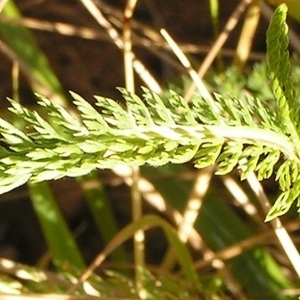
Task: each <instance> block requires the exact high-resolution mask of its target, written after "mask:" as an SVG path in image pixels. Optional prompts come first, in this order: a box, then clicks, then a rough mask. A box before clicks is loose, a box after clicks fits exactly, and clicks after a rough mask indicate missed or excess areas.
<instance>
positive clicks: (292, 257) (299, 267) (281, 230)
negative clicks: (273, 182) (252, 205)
mask: <svg viewBox="0 0 300 300" xmlns="http://www.w3.org/2000/svg"><path fill="white" fill-rule="evenodd" d="M247 181H248V183H249V185H250V187H251V189H252V190H253V192H254V193H255V195H256V197H257V198H258V200H259V202H260V205H261V207H262V209H263V210H264V212H265V213H267V212H268V211H269V209H270V208H271V205H270V201H269V199H268V197H267V195H266V194H265V192H264V189H263V187H262V185H261V183H260V182H259V181H258V179H257V177H256V176H255V174H254V173H251V174H250V175H249V176H248V178H247ZM270 224H271V226H272V228H273V230H274V233H275V235H276V237H277V239H278V241H279V243H280V245H281V247H282V249H283V250H284V252H285V254H286V255H287V257H288V259H289V261H290V263H291V265H292V266H293V268H294V270H295V271H296V273H297V275H298V277H299V278H300V255H299V252H298V250H297V248H296V246H295V244H294V243H293V241H292V239H291V237H290V235H289V234H288V232H287V230H286V228H285V227H284V226H283V225H282V223H281V221H280V219H279V218H276V219H274V220H272V221H270Z"/></svg>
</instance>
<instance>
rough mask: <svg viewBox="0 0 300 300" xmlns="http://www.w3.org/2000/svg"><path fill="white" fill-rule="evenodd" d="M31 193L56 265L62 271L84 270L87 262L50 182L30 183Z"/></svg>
mask: <svg viewBox="0 0 300 300" xmlns="http://www.w3.org/2000/svg"><path fill="white" fill-rule="evenodd" d="M29 193H30V197H31V200H32V203H33V206H34V209H35V211H36V212H37V216H38V218H39V221H40V223H41V226H42V229H43V232H44V234H45V239H46V241H47V243H48V245H49V248H50V251H51V254H52V257H53V262H54V264H55V266H56V267H57V268H58V269H59V270H61V271H81V270H83V269H84V267H85V263H84V261H83V259H82V257H81V254H80V252H79V249H78V248H77V246H76V244H75V240H74V238H73V236H72V234H71V233H70V231H69V229H68V227H67V225H66V222H65V220H64V218H63V216H62V215H61V212H60V210H59V208H58V206H57V203H56V202H55V198H54V196H53V194H52V192H51V190H50V188H49V186H48V184H47V183H44V182H42V183H38V184H29Z"/></svg>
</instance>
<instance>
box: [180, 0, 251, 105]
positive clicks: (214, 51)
mask: <svg viewBox="0 0 300 300" xmlns="http://www.w3.org/2000/svg"><path fill="white" fill-rule="evenodd" d="M251 1H252V0H243V1H241V2H240V4H239V5H238V6H237V8H236V9H235V10H234V11H233V13H232V14H231V16H230V18H229V20H228V21H227V23H226V25H225V27H224V29H223V31H222V32H221V34H220V35H219V37H218V38H217V40H216V41H215V43H214V44H213V45H212V47H211V50H210V51H209V53H208V54H207V55H206V57H205V59H204V61H203V63H202V64H201V66H200V68H199V70H198V76H199V77H200V78H202V77H203V76H204V74H205V73H206V71H207V70H208V68H209V67H210V65H211V64H212V62H213V61H214V59H215V58H216V56H217V55H218V53H219V51H220V49H221V48H222V47H223V45H224V44H225V42H226V40H227V38H228V37H229V34H230V33H231V31H232V30H233V29H234V28H235V26H236V25H237V23H238V21H239V19H240V17H241V15H242V13H243V12H244V11H245V9H246V7H247V6H248V5H249V4H250V3H251ZM195 88H196V84H195V82H192V84H191V85H190V87H189V89H188V90H187V92H186V94H185V96H184V98H185V100H189V99H191V97H192V95H193V93H194V91H195Z"/></svg>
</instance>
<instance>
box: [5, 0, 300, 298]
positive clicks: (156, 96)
mask: <svg viewBox="0 0 300 300" xmlns="http://www.w3.org/2000/svg"><path fill="white" fill-rule="evenodd" d="M129 2H130V1H129ZM217 7H218V5H217V3H216V2H214V1H211V8H212V15H213V17H214V19H213V20H214V24H215V31H216V32H217V30H218V29H217V27H218V26H217V24H218V22H217V19H215V18H216V17H217ZM2 13H3V14H6V15H7V16H16V17H19V13H18V11H17V8H16V7H15V6H14V5H13V2H12V1H8V3H7V4H6V8H5V9H4V10H3V12H2ZM286 18H287V6H286V5H284V4H283V5H280V6H278V8H277V9H276V10H275V12H274V15H273V17H272V19H271V21H270V25H269V29H268V32H267V62H261V63H256V64H255V65H254V66H253V67H252V68H251V70H249V71H247V72H245V74H243V72H242V71H241V70H240V69H239V68H237V67H236V66H233V67H228V68H227V69H226V70H225V71H224V72H221V73H220V72H219V73H216V72H215V71H213V70H212V69H211V70H209V72H208V76H207V84H208V86H209V89H208V90H205V87H204V85H203V86H202V85H201V84H202V81H200V83H201V84H200V89H199V90H198V91H197V92H195V93H194V94H193V96H192V98H191V100H190V101H189V102H188V101H186V99H185V97H184V96H185V95H184V88H183V89H181V88H180V87H179V85H177V86H175V88H174V89H173V90H166V91H165V92H163V93H161V94H160V93H158V92H157V93H156V92H153V91H152V90H151V88H146V87H143V88H142V89H141V91H142V92H141V95H140V91H137V92H136V93H135V92H133V91H129V90H130V88H127V89H125V88H119V92H120V94H121V95H122V97H123V98H124V100H125V104H126V105H125V106H123V105H121V104H119V103H118V102H117V101H114V100H112V99H108V98H105V97H100V96H96V97H95V99H96V103H95V105H92V104H90V103H88V102H87V101H86V100H85V99H84V98H82V97H81V96H79V95H78V94H76V93H75V92H72V93H71V96H72V99H73V103H68V101H67V100H66V98H65V96H64V95H63V93H62V92H61V87H60V84H59V80H58V79H56V77H55V75H54V73H53V72H52V71H51V69H50V68H49V66H48V64H47V63H46V58H45V57H44V55H43V53H42V52H41V50H40V49H38V47H37V45H36V44H35V42H34V40H33V38H32V36H31V35H30V32H29V31H28V30H27V29H26V28H25V27H22V26H21V25H19V24H9V23H8V24H6V23H3V24H1V25H0V35H1V36H2V37H3V38H4V39H5V40H7V41H9V42H10V43H9V42H8V43H7V44H8V45H9V46H10V47H11V49H12V51H14V53H15V54H16V55H17V57H18V62H19V63H20V64H21V65H22V64H23V65H26V69H29V70H31V73H30V74H31V80H32V87H33V90H34V91H36V92H37V99H38V100H37V104H38V105H37V106H36V107H35V109H32V108H28V107H26V106H25V105H23V104H22V103H21V102H20V101H19V100H16V99H15V100H9V101H10V107H9V111H10V112H12V113H13V115H11V114H10V115H7V116H6V117H3V118H1V119H0V135H1V148H0V170H1V172H0V194H3V193H6V192H9V191H11V190H13V189H15V188H17V187H19V186H21V185H23V184H28V190H29V194H30V198H31V200H32V203H33V207H34V209H35V212H36V214H37V216H38V219H39V221H40V224H41V228H42V230H43V233H44V236H45V240H46V242H47V244H48V248H49V251H50V253H51V257H52V262H53V264H54V266H55V270H56V271H55V272H53V273H51V272H48V271H45V270H41V269H39V268H38V267H29V266H25V265H20V264H17V263H15V262H11V261H7V260H5V259H2V260H0V265H1V270H2V271H3V273H2V274H1V276H0V293H3V294H6V295H11V294H37V295H41V294H60V295H66V297H68V295H72V296H74V297H77V296H78V297H80V296H86V297H90V298H91V299H93V298H94V297H95V299H97V298H96V297H113V299H125V298H126V299H127V298H130V299H166V300H167V299H248V298H251V299H289V298H290V299H296V298H297V295H298V294H299V293H297V288H298V289H299V276H300V267H299V263H300V258H299V254H298V253H297V250H296V246H295V243H296V242H293V240H292V238H291V236H290V235H289V230H290V227H291V225H292V224H294V223H292V221H293V220H294V219H295V215H296V218H297V220H298V214H297V213H295V212H296V210H297V209H299V207H300V202H299V196H300V186H299V182H300V128H299V124H300V122H299V118H300V114H299V112H300V103H299V99H298V98H299V88H298V86H299V82H298V81H299V79H298V78H297V74H299V70H300V64H299V63H298V61H297V58H292V59H291V58H290V57H289V52H288V46H289V45H288V43H289V40H288V28H287V24H286ZM20 28H22V32H21V33H20V34H21V36H22V44H23V45H26V46H27V47H29V48H31V49H32V52H31V54H32V55H34V57H41V60H39V59H37V60H36V61H38V62H40V64H38V65H36V64H35V60H32V56H27V55H25V54H24V55H23V52H22V51H19V50H18V49H19V48H18V47H19V46H20V45H18V44H14V41H15V40H13V39H11V36H12V35H15V34H16V32H19V31H18V30H19V29H20ZM25 53H28V52H26V51H25ZM49 78H50V79H51V80H48V79H49ZM127 80H128V78H127ZM37 83H38V84H37ZM266 83H267V84H266ZM195 84H196V85H197V87H199V82H195ZM203 88H204V90H203ZM45 90H46V91H47V96H44V95H45V94H44V93H43V91H45ZM174 90H176V92H175V91H174ZM51 94H55V95H56V96H59V99H60V101H58V102H57V101H55V100H53V99H51V97H50V96H48V95H51ZM190 162H191V163H192V164H193V166H194V167H193V168H192V170H193V172H194V173H193V174H194V177H193V179H192V180H180V179H178V177H177V176H179V177H180V174H185V173H187V172H190V171H191V166H190V164H189V163H190ZM137 167H141V169H140V170H139V171H137V172H135V170H137V169H136V168H137ZM122 168H123V169H125V170H126V172H127V174H129V176H127V175H120V174H121V173H120V172H119V170H120V169H122ZM103 169H111V170H113V172H115V173H116V174H118V175H119V176H120V177H121V178H122V180H124V182H126V183H127V184H128V185H130V186H131V192H132V195H133V196H132V197H133V198H134V197H135V196H134V195H137V194H138V196H140V197H142V198H143V199H144V200H145V201H148V202H149V203H151V204H152V205H153V206H155V207H156V208H157V209H158V210H159V207H161V206H164V207H165V208H164V209H160V211H159V212H160V214H162V215H163V216H164V217H165V218H162V217H159V216H157V215H153V214H151V215H150V214H149V215H144V216H140V217H139V218H138V219H135V220H134V221H133V222H132V223H130V224H128V225H127V226H125V227H124V228H121V229H118V227H117V225H116V220H115V218H114V215H113V212H112V210H111V209H110V207H109V201H108V200H107V198H106V195H105V192H104V188H103V184H102V183H101V180H100V179H99V178H100V176H99V173H101V170H103ZM198 169H199V171H198ZM195 170H197V171H196V172H197V173H196V175H195ZM118 172H119V173H118ZM153 173H155V174H156V176H161V177H162V178H164V176H165V177H168V178H170V179H169V180H166V181H163V182H161V181H155V180H152V181H151V178H153ZM213 173H214V174H216V175H220V178H221V179H222V180H223V182H224V183H225V186H227V187H228V190H229V191H230V192H231V193H232V196H233V198H235V204H234V205H233V204H231V205H229V203H228V201H227V200H226V199H225V197H226V196H224V193H223V192H222V191H221V192H220V190H218V189H216V188H214V187H213V185H212V184H211V177H213ZM237 173H238V175H239V178H240V179H241V181H240V182H239V181H237V180H236V179H237V176H236V174H237ZM151 175H152V177H151ZM64 177H75V178H76V180H77V182H78V185H80V186H81V187H82V188H83V191H84V196H85V198H86V200H87V202H88V203H89V208H90V210H91V213H92V215H93V217H94V219H95V223H96V224H97V228H98V230H99V233H100V235H101V237H102V238H103V239H104V241H105V243H106V247H105V248H104V250H103V251H102V252H101V253H100V254H99V255H98V256H97V257H96V258H95V260H94V261H93V263H92V264H91V265H90V266H86V263H85V262H84V259H83V258H82V255H81V252H80V249H79V248H78V246H77V244H76V240H75V238H74V237H73V235H72V234H71V233H70V230H69V228H68V225H67V223H66V220H64V218H63V217H62V215H61V212H60V210H59V209H58V206H57V203H56V200H55V196H54V195H53V192H52V190H51V188H50V186H49V185H48V182H47V181H50V180H58V179H61V178H64ZM265 179H268V180H273V181H274V182H276V184H278V190H279V192H280V193H279V196H278V197H277V199H273V198H272V199H271V200H270V202H271V203H270V202H269V199H267V203H266V201H265V200H266V196H265V194H264V192H263V187H262V186H261V185H260V183H259V181H262V180H265ZM91 180H92V181H95V182H98V184H97V186H94V187H91V188H84V186H86V185H85V184H86V183H87V182H90V181H91ZM246 180H247V181H248V183H249V186H250V189H252V192H253V193H252V192H249V193H248V195H246V194H245V193H242V192H241V190H242V189H243V188H244V185H245V184H244V183H245V181H246ZM229 182H231V184H234V185H235V188H234V189H232V188H230V185H229ZM227 183H228V184H227ZM145 186H146V187H147V188H145ZM231 186H232V185H231ZM150 193H151V195H152V196H153V195H154V196H155V199H156V200H155V201H156V202H155V201H152V202H151V199H150V198H151V197H150V196H149V194H150ZM138 196H137V199H138V198H139V197H138ZM241 198H246V200H244V202H242V199H241ZM152 199H153V198H152ZM238 200H241V202H240V203H239V202H238ZM154 202H155V203H154ZM294 204H296V205H294ZM138 214H139V213H138ZM138 214H137V215H138ZM280 216H284V217H285V218H286V219H285V220H286V221H285V223H284V225H283V224H282V223H281V221H280V219H279V218H278V217H280ZM166 219H168V220H170V221H171V222H170V223H169V222H167V221H166ZM264 220H265V221H269V222H270V223H267V224H266V223H264ZM171 224H173V225H171ZM154 227H159V228H160V229H162V230H163V232H164V234H165V237H166V239H167V241H168V245H169V250H168V251H167V253H166V255H165V257H163V258H162V261H161V264H160V265H159V266H157V267H156V268H154V269H153V270H152V268H150V266H149V267H148V265H147V262H143V255H144V249H139V250H137V249H135V259H136V260H135V262H134V263H133V265H134V267H133V268H134V270H135V273H134V275H133V272H131V270H130V269H126V268H125V269H116V268H115V269H114V268H105V267H102V269H101V273H97V272H95V271H96V269H97V268H98V267H100V266H102V263H103V262H104V261H105V260H106V259H107V258H108V256H110V257H111V261H112V262H118V263H120V262H123V263H124V264H125V263H127V265H128V264H130V260H128V259H127V256H126V251H125V249H123V248H122V245H123V244H124V243H125V242H126V241H127V240H129V239H131V238H133V237H135V239H136V238H139V237H138V236H137V233H140V232H142V233H143V232H144V231H147V230H148V229H150V228H154ZM297 229H299V228H297ZM260 231H263V233H261V232H260ZM274 233H275V235H276V238H277V239H278V241H277V242H276V243H277V244H279V246H278V245H277V244H276V245H275V243H274V245H273V247H274V248H275V246H276V251H272V247H268V246H267V245H266V244H264V239H269V240H271V238H272V237H273V236H274ZM139 242H140V244H137V245H138V246H142V247H143V246H144V244H143V243H144V241H143V238H141V240H140V241H139ZM281 247H282V248H281ZM191 249H192V250H193V252H197V253H198V254H197V255H194V256H193V255H192V254H191V253H192V252H190V250H191ZM278 249H279V250H278ZM278 251H281V252H282V253H283V254H282V253H281V255H284V261H285V263H282V262H281V261H280V259H278V255H276V252H277V254H278ZM199 253H201V255H199ZM194 257H196V258H194ZM137 261H139V263H137ZM284 269H285V270H288V272H287V271H284ZM10 270H11V271H10ZM13 270H14V272H13ZM20 270H22V272H18V271H20ZM99 274H100V275H99ZM295 297H296V298H295ZM74 299H75V298H74ZM79 299H80V298H79ZM85 299H89V298H85Z"/></svg>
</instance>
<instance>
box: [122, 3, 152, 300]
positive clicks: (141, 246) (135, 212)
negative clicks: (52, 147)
mask: <svg viewBox="0 0 300 300" xmlns="http://www.w3.org/2000/svg"><path fill="white" fill-rule="evenodd" d="M137 2H138V0H128V1H127V3H126V7H125V10H124V21H123V56H124V74H125V87H126V89H127V90H128V91H129V92H131V93H134V92H135V84H134V71H133V70H134V67H133V52H132V37H131V20H132V16H133V13H134V9H135V7H136V4H137ZM139 177H140V171H139V167H132V185H131V189H130V190H131V205H132V208H131V211H132V219H133V222H138V221H139V220H140V219H141V218H142V215H143V212H142V197H141V192H140V190H139ZM133 244H134V265H135V285H136V290H137V293H138V295H139V297H140V298H141V299H145V298H146V296H147V293H146V291H145V289H144V284H143V272H144V269H145V234H144V231H143V230H141V229H139V230H137V231H136V233H135V234H134V237H133Z"/></svg>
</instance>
